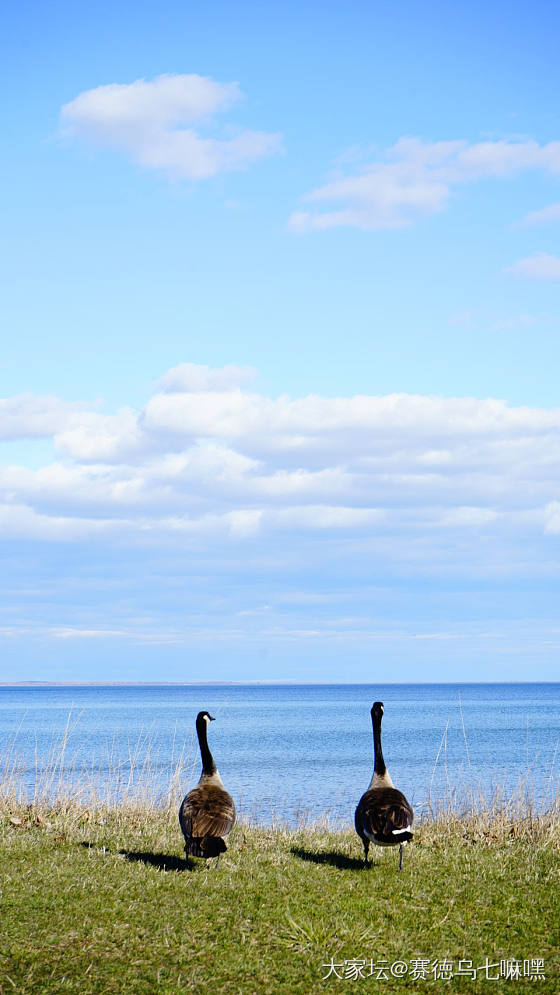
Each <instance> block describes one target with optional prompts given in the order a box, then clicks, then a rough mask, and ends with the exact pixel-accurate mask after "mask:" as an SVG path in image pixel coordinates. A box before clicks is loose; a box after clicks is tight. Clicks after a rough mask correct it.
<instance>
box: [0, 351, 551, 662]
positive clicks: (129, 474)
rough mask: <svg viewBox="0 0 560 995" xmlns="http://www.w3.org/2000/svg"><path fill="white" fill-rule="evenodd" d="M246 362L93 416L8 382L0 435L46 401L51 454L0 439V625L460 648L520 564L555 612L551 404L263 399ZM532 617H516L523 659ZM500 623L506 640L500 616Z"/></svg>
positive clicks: (105, 635) (248, 641)
mask: <svg viewBox="0 0 560 995" xmlns="http://www.w3.org/2000/svg"><path fill="white" fill-rule="evenodd" d="M247 377H248V371H245V370H243V369H239V368H236V367H224V368H223V369H222V370H212V369H209V368H207V367H200V368H199V367H196V366H193V365H192V364H184V365H183V364H181V365H180V366H179V367H176V368H174V369H173V370H170V371H168V373H167V374H165V375H164V376H163V377H162V378H161V379H160V380H159V381H157V383H156V386H155V388H154V393H153V395H152V396H151V397H149V398H148V399H147V401H146V403H145V405H144V406H143V407H142V408H140V409H138V410H136V409H133V408H130V407H123V408H121V409H120V410H118V411H117V412H116V413H107V414H102V413H101V412H100V411H97V410H93V409H92V408H88V407H87V406H86V405H83V406H82V407H81V408H80V409H76V408H75V407H74V406H72V405H65V404H64V402H62V401H56V399H52V398H51V399H49V401H48V404H47V403H46V402H45V400H44V399H41V398H37V399H34V398H31V397H29V396H26V397H19V398H11V399H6V401H5V404H4V409H5V411H7V412H8V413H9V418H10V426H11V427H10V430H9V431H7V432H6V433H5V437H6V438H7V439H10V438H11V436H12V434H13V431H14V426H16V427H17V431H18V432H19V433H20V434H21V432H22V431H23V429H25V431H26V432H29V431H31V430H32V429H33V431H38V428H37V425H36V424H35V422H34V421H33V418H34V417H35V415H36V413H37V411H39V410H46V411H48V412H50V414H51V415H52V418H51V421H50V422H49V423H48V425H49V430H50V432H51V437H52V438H53V439H54V442H55V446H56V448H57V456H56V459H54V460H52V461H51V460H50V458H47V457H45V462H44V465H41V466H39V467H38V468H36V467H33V468H31V467H28V466H25V465H23V463H14V462H13V460H14V451H16V450H15V449H14V445H13V443H12V442H10V443H9V445H6V446H5V447H4V448H5V449H6V450H7V451H8V453H9V459H10V460H12V462H11V463H7V462H6V461H4V462H2V460H1V455H2V445H1V444H0V541H2V544H3V546H2V548H3V555H4V557H5V558H6V559H7V561H8V566H7V569H6V571H5V575H6V577H9V578H10V581H9V586H10V587H11V588H12V589H11V590H7V588H8V581H5V588H6V589H4V590H3V592H2V600H1V605H2V617H0V636H5V638H6V639H8V640H10V641H12V642H13V641H15V640H16V639H27V638H29V639H32V640H33V639H34V640H41V641H44V640H49V639H50V640H55V641H56V643H57V647H59V648H60V650H61V652H64V647H65V646H66V645H68V644H73V643H74V642H75V640H80V641H81V642H83V643H84V645H85V644H86V643H87V642H88V641H89V642H92V643H96V644H98V641H99V640H105V641H106V642H108V643H111V642H113V643H115V642H116V641H119V645H121V646H123V647H124V646H125V640H130V641H131V642H133V643H134V644H135V646H136V645H142V644H145V645H146V646H150V645H153V646H160V645H161V646H165V645H169V646H173V645H174V646H178V647H185V646H188V647H191V649H192V648H193V647H196V648H201V649H202V648H204V647H207V648H209V647H213V649H212V652H213V653H215V652H216V650H215V647H216V645H217V643H218V642H219V643H220V645H221V647H223V646H225V645H229V646H230V647H231V646H234V645H238V646H239V647H242V648H243V649H242V652H246V650H247V648H248V647H251V645H253V648H256V649H257V650H258V649H259V648H260V647H263V646H265V647H268V646H271V647H272V646H273V645H274V644H282V643H289V644H290V645H293V646H294V648H297V653H300V652H301V642H302V641H303V642H306V643H309V642H313V643H317V644H319V645H320V646H321V647H322V649H326V650H327V651H328V652H331V649H332V647H333V644H334V642H335V641H338V642H340V643H341V645H343V646H348V645H349V644H350V645H352V646H354V648H355V650H356V652H357V653H358V654H362V653H363V651H364V650H367V651H369V649H371V648H372V647H375V646H379V645H380V644H382V645H383V647H384V650H385V648H387V649H388V648H389V647H390V646H393V648H394V646H396V645H397V644H398V645H401V644H402V645H403V646H405V645H406V644H410V643H411V642H414V643H415V646H416V647H420V646H422V645H423V644H424V643H426V652H428V648H429V652H430V654H432V653H433V651H434V644H435V643H437V641H438V639H440V638H441V640H442V642H445V641H446V640H448V639H451V638H453V639H458V636H461V639H462V637H463V636H464V640H463V641H462V642H461V645H463V642H464V645H465V661H466V666H468V667H470V666H471V665H472V659H473V650H474V649H476V651H477V653H478V652H479V650H480V649H481V647H482V646H484V647H486V649H485V652H487V654H488V655H489V656H487V658H490V657H492V658H493V654H494V653H495V648H494V645H493V641H495V640H494V635H493V634H492V633H491V634H490V635H488V634H487V635H484V632H482V629H479V628H477V626H476V624H475V623H473V624H470V622H469V621H468V618H467V617H469V618H470V617H471V616H469V612H472V618H474V619H475V620H476V619H477V618H479V617H480V616H481V613H482V615H484V614H485V613H486V615H490V614H491V615H492V616H493V617H495V616H496V613H498V614H499V612H500V610H501V609H500V607H498V608H497V607H496V605H497V604H498V602H492V598H493V596H494V595H493V593H492V592H493V591H494V590H495V589H497V587H499V585H500V584H502V586H503V590H504V591H505V592H506V593H505V595H504V597H505V598H507V605H505V602H504V603H503V604H502V608H503V613H505V614H506V615H507V617H508V618H512V617H513V616H514V614H515V612H517V613H518V614H519V616H520V617H521V616H523V617H525V614H526V604H525V601H524V593H523V594H518V595H517V597H518V601H517V603H516V604H515V605H512V602H511V598H512V597H515V596H516V594H515V592H516V588H515V578H516V577H517V578H522V581H523V584H522V587H523V592H525V590H526V582H527V579H528V578H531V579H532V582H533V581H534V582H535V584H539V583H541V582H542V584H541V588H540V590H541V591H542V592H543V598H544V599H545V600H546V598H548V599H549V602H550V603H551V608H550V611H549V614H550V616H551V617H553V618H555V615H554V611H555V607H556V606H555V605H553V604H552V601H553V595H552V594H551V595H548V594H547V593H546V592H547V591H548V590H551V591H553V590H554V584H549V580H550V579H557V577H558V574H559V572H560V563H559V561H558V553H557V547H558V543H557V539H558V536H559V535H560V462H559V459H558V452H559V442H560V409H545V408H538V407H521V406H513V405H509V404H507V403H506V402H504V401H501V400H496V399H478V398H443V397H437V396H422V395H408V394H393V395H386V396H375V395H365V394H364V395H358V396H353V397H323V396H319V395H308V396H305V397H299V398H297V397H296V398H294V397H290V396H287V395H281V396H279V397H269V396H266V395H265V394H263V393H260V392H258V391H256V390H255V389H249V387H248V386H246V385H245V383H246V380H247ZM34 425H35V427H33V426H34ZM45 431H46V429H45ZM45 448H47V447H45ZM24 449H25V447H24ZM48 449H49V450H50V447H48ZM47 544H48V551H46V549H45V547H46V546H47ZM10 558H11V559H10ZM481 584H482V586H483V590H484V592H485V593H484V598H482V599H481V597H480V590H481V586H480V585H481ZM488 599H489V600H488ZM531 603H532V604H533V606H534V605H535V604H536V601H535V599H533V600H532V602H531ZM263 605H265V606H266V610H263V608H262V606H263ZM466 606H468V608H467V607H466ZM538 610H539V612H541V602H540V601H539V609H538ZM542 612H543V615H544V613H545V609H543V610H542ZM30 619H32V622H30V621H29V620H30ZM450 620H451V621H450ZM466 620H467V621H466ZM547 624H548V623H547ZM512 625H513V623H512ZM548 628H549V629H550V626H549V627H548ZM510 630H512V626H511V625H510ZM500 631H502V630H500ZM547 631H548V630H547V626H546V625H541V619H540V618H539V619H537V621H536V622H535V623H534V625H533V626H532V627H531V624H529V623H527V633H528V635H526V637H524V638H525V642H524V643H523V645H524V646H525V647H526V648H527V650H528V651H529V647H530V654H531V659H532V658H533V654H534V652H535V639H534V638H533V637H538V639H540V640H541V643H542V642H543V640H544V639H545V636H544V635H543V633H545V632H547ZM530 637H531V638H530ZM508 639H509V643H508V645H509V646H510V647H512V648H513V651H515V652H517V650H518V648H519V646H520V645H521V643H520V640H519V639H518V638H517V635H516V633H515V632H514V631H510V634H509V637H508ZM550 639H551V637H550V634H548V635H546V640H549V641H550ZM490 643H492V645H490ZM541 648H542V647H541ZM208 651H210V650H208ZM205 652H206V650H205ZM391 652H393V650H391ZM416 652H417V650H414V653H416ZM542 652H543V653H544V652H546V650H545V649H542ZM551 652H552V650H551ZM406 653H407V654H408V653H410V649H409V650H407V651H406ZM555 653H556V654H557V649H556V650H555ZM360 658H363V657H362V656H361V657H360ZM431 658H432V657H431V656H430V659H431ZM228 659H229V657H228ZM414 659H415V660H417V657H416V656H415V657H414ZM322 662H323V661H322V657H321V660H320V662H319V665H322ZM183 665H184V661H183V660H182V662H181V667H183ZM111 666H113V663H111ZM158 666H159V660H158ZM469 672H470V671H469ZM220 673H222V672H221V671H220ZM181 674H183V671H182V670H181ZM318 675H319V671H318V672H317V673H316V674H315V677H314V679H317V677H318ZM107 676H108V677H110V674H108V675H107ZM235 676H236V675H235V673H234V671H233V670H231V669H228V668H226V671H225V672H224V679H228V678H229V679H235ZM355 676H356V678H357V679H358V678H359V677H360V675H358V674H356V675H355ZM361 676H362V677H363V676H364V675H363V674H362V675H361ZM293 677H294V679H297V675H296V674H293ZM187 679H188V678H187Z"/></svg>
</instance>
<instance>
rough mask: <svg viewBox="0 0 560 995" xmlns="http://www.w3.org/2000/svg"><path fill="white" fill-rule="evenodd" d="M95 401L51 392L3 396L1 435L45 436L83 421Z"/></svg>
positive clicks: (0, 405) (23, 437)
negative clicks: (65, 398) (72, 399)
mask: <svg viewBox="0 0 560 995" xmlns="http://www.w3.org/2000/svg"><path fill="white" fill-rule="evenodd" d="M91 407H93V405H86V404H83V403H81V402H78V403H69V402H67V401H61V400H60V399H59V398H58V397H52V396H50V395H44V396H40V395H39V396H37V395H34V394H19V395H17V396H16V397H7V398H0V439H45V438H49V437H51V436H52V435H54V434H55V433H56V432H58V431H61V430H63V429H64V428H70V426H72V425H79V424H81V422H82V421H83V419H84V418H85V417H87V411H88V409H90V408H91Z"/></svg>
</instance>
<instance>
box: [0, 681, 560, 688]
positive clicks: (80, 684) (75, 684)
mask: <svg viewBox="0 0 560 995" xmlns="http://www.w3.org/2000/svg"><path fill="white" fill-rule="evenodd" d="M485 684H488V685H494V686H499V685H502V684H503V685H505V684H507V685H510V684H527V685H529V684H560V681H381V682H379V681H288V680H285V681H283V680H270V681H0V688H38V687H41V688H94V687H95V688H97V687H99V688H116V687H121V688H125V687H126V688H142V687H279V686H285V687H430V686H433V687H436V686H437V687H444V686H446V685H448V686H449V687H472V686H474V685H485Z"/></svg>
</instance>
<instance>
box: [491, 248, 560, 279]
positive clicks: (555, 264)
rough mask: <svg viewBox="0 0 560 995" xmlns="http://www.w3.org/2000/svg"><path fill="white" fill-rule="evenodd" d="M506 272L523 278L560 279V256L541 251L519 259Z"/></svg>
mask: <svg viewBox="0 0 560 995" xmlns="http://www.w3.org/2000/svg"><path fill="white" fill-rule="evenodd" d="M504 273H506V274H508V276H514V277H518V278H519V279H521V280H560V257H559V256H551V255H549V253H547V252H539V253H537V255H535V256H528V257H527V258H526V259H519V260H518V262H516V263H514V264H513V266H508V267H507V268H506V269H505V270H504Z"/></svg>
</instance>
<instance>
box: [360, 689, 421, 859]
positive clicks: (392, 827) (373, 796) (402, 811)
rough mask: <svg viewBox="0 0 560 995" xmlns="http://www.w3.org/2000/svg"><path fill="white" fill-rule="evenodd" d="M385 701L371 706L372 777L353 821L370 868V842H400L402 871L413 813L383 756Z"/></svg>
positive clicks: (389, 844) (392, 844)
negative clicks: (390, 773) (393, 779)
mask: <svg viewBox="0 0 560 995" xmlns="http://www.w3.org/2000/svg"><path fill="white" fill-rule="evenodd" d="M382 718H383V702H382V701H375V702H374V703H373V706H372V709H371V721H372V724H373V753H374V765H373V777H372V779H371V781H370V784H369V788H368V789H367V791H366V792H365V793H364V794H363V795H362V797H361V798H360V800H359V802H358V807H357V808H356V814H355V816H354V824H355V826H356V832H357V834H358V836H359V837H360V839H361V840H362V842H363V844H364V863H365V865H366V867H367V858H368V851H369V844H370V842H371V843H375V844H376V845H377V846H396V845H397V844H398V845H399V848H400V849H399V854H400V856H399V871H401V870H402V862H403V849H404V845H405V843H408V841H409V840H411V839H412V837H413V835H414V834H413V833H412V832H411V829H412V821H413V819H414V812H413V811H412V808H411V807H410V805H409V804H408V802H407V800H406V798H405V797H404V795H403V793H402V791H398V790H397V788H395V787H394V785H393V782H392V780H391V778H390V777H389V773H388V771H387V768H386V766H385V761H384V759H383V750H382V748H381V719H382Z"/></svg>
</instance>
